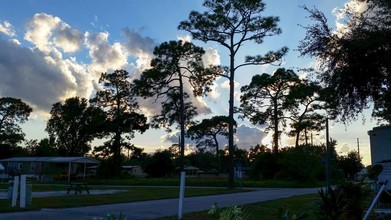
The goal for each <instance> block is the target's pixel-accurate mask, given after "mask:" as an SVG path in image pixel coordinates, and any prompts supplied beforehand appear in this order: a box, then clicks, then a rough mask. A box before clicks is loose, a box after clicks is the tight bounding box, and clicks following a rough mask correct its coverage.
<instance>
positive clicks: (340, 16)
mask: <svg viewBox="0 0 391 220" xmlns="http://www.w3.org/2000/svg"><path fill="white" fill-rule="evenodd" d="M367 10H368V3H367V2H365V1H357V0H350V1H348V2H347V3H345V4H344V7H343V8H335V9H334V10H333V11H332V13H333V14H334V16H335V17H336V20H335V26H336V31H337V33H345V32H348V31H349V29H348V27H347V25H346V21H347V18H348V16H349V15H351V14H355V13H358V14H362V13H365V12H367Z"/></svg>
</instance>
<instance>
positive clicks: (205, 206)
mask: <svg viewBox="0 0 391 220" xmlns="http://www.w3.org/2000/svg"><path fill="white" fill-rule="evenodd" d="M162 190H164V189H162ZM316 192H317V189H316V188H303V189H297V188H294V189H292V188H261V189H256V190H255V191H251V192H243V193H234V194H225V195H214V196H200V197H189V198H185V200H184V205H183V212H184V213H190V212H197V211H204V210H209V209H210V207H211V206H212V205H213V204H215V203H216V204H217V205H218V206H219V207H228V206H232V205H245V204H251V203H257V202H263V201H268V200H274V199H280V198H288V197H291V196H295V195H304V194H310V193H316ZM120 212H122V214H123V215H124V216H126V217H127V219H129V220H130V219H131V220H133V219H134V220H137V219H156V218H159V217H165V216H177V214H178V199H163V200H152V201H144V202H132V203H121V204H110V205H99V206H85V207H78V208H61V209H42V210H40V211H29V212H17V213H3V214H0V220H3V219H4V220H6V219H7V220H9V219H12V220H19V219H20V220H26V219H27V220H30V219H31V220H38V219H40V220H41V219H55V220H68V219H75V220H76V219H77V220H86V219H89V220H92V219H102V220H103V219H107V214H109V213H114V214H115V215H116V216H118V214H119V213H120Z"/></svg>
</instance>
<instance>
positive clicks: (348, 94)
mask: <svg viewBox="0 0 391 220" xmlns="http://www.w3.org/2000/svg"><path fill="white" fill-rule="evenodd" d="M357 2H361V3H365V6H366V7H367V8H366V10H364V11H361V12H359V11H357V10H355V9H354V8H353V7H351V6H349V5H348V4H347V5H346V6H345V8H344V9H343V12H344V15H345V16H344V24H343V25H341V26H339V27H341V28H338V29H336V30H333V29H332V28H330V27H329V26H328V23H327V19H326V17H325V16H324V14H323V13H322V12H320V11H319V10H317V9H308V8H306V7H305V10H306V11H308V12H309V14H310V16H309V17H310V18H311V19H312V20H314V21H315V22H316V23H315V24H313V25H310V26H307V27H305V29H306V31H307V35H306V37H305V38H304V39H303V40H302V41H301V43H300V45H299V51H300V53H301V55H303V56H306V55H308V56H310V57H316V58H318V60H319V63H320V70H321V73H320V74H319V78H320V79H321V81H322V82H323V83H324V84H325V85H326V86H327V87H328V88H329V89H330V91H332V94H333V95H332V96H333V97H334V98H333V99H334V101H335V107H336V108H337V111H335V112H336V113H339V114H340V119H341V120H343V121H346V120H349V119H351V118H355V117H356V116H357V114H358V113H360V112H361V111H362V110H363V109H365V108H367V107H368V104H369V103H370V101H373V104H374V110H373V116H375V117H377V118H378V119H381V120H385V121H387V122H390V121H391V114H390V111H391V107H390V106H391V105H390V100H391V99H390V94H391V91H390V88H391V77H390V76H391V63H390V62H389V60H390V59H391V45H390V43H391V41H390V40H389V39H391V13H390V11H391V4H390V3H389V1H388V0H357V1H355V3H357Z"/></svg>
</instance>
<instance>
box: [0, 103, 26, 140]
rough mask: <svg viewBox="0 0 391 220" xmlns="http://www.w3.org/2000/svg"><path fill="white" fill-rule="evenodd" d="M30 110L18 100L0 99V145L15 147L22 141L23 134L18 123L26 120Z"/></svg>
mask: <svg viewBox="0 0 391 220" xmlns="http://www.w3.org/2000/svg"><path fill="white" fill-rule="evenodd" d="M32 111H33V110H32V108H31V107H30V106H29V105H27V104H26V103H24V102H23V101H22V100H20V99H16V98H12V97H1V98H0V145H2V147H12V146H16V144H17V143H20V142H21V141H23V139H24V133H23V132H22V129H21V128H20V127H19V125H18V123H24V122H26V121H27V120H28V117H29V116H30V113H31V112H32Z"/></svg>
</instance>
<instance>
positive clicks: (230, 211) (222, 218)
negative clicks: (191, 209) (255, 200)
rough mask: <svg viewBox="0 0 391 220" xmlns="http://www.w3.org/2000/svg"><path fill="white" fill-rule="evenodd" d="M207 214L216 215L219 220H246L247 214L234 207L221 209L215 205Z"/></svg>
mask: <svg viewBox="0 0 391 220" xmlns="http://www.w3.org/2000/svg"><path fill="white" fill-rule="evenodd" d="M208 214H210V215H218V216H219V217H218V219H219V220H244V219H247V214H246V212H245V211H243V210H242V208H241V207H238V206H236V205H234V206H230V207H227V208H224V209H221V208H219V207H218V206H217V204H214V205H212V207H211V208H210V210H209V212H208Z"/></svg>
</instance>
